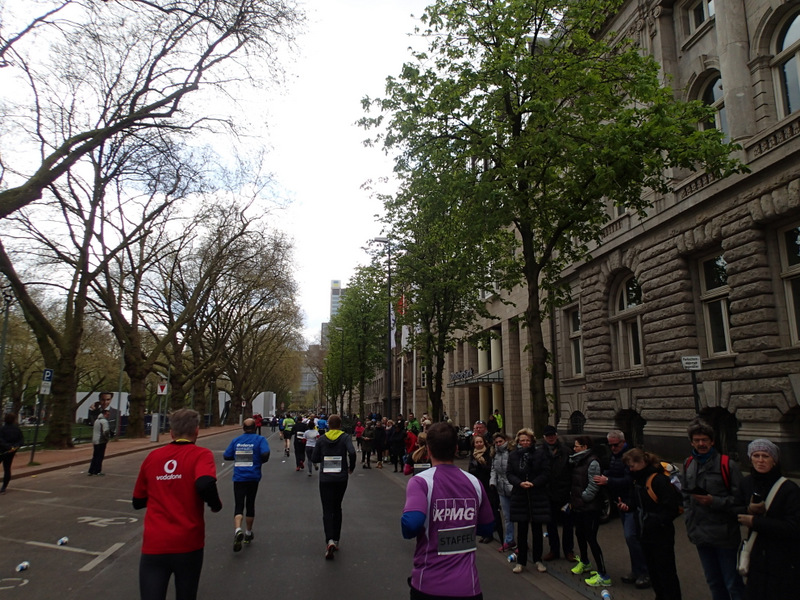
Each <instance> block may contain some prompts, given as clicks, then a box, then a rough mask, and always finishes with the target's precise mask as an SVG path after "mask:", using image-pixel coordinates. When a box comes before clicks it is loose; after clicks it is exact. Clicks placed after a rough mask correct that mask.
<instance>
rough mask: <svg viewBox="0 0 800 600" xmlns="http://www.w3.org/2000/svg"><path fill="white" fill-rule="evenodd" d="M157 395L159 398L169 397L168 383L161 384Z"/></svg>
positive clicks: (162, 382)
mask: <svg viewBox="0 0 800 600" xmlns="http://www.w3.org/2000/svg"><path fill="white" fill-rule="evenodd" d="M156 394H158V395H159V396H166V395H167V382H166V381H161V382H159V384H158V390H157V391H156Z"/></svg>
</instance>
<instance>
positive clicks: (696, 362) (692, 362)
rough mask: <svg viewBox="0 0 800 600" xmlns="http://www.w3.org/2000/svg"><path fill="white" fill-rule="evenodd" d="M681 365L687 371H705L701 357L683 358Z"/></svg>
mask: <svg viewBox="0 0 800 600" xmlns="http://www.w3.org/2000/svg"><path fill="white" fill-rule="evenodd" d="M681 365H683V368H684V369H685V370H687V371H701V370H702V369H703V365H702V363H701V361H700V357H699V356H681Z"/></svg>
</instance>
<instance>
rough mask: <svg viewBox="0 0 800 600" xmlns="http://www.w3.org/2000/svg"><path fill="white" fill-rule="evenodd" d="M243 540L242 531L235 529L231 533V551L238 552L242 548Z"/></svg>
mask: <svg viewBox="0 0 800 600" xmlns="http://www.w3.org/2000/svg"><path fill="white" fill-rule="evenodd" d="M243 541H244V531H242V530H241V529H237V530H236V533H234V534H233V551H234V552H239V550H241V549H242V542H243Z"/></svg>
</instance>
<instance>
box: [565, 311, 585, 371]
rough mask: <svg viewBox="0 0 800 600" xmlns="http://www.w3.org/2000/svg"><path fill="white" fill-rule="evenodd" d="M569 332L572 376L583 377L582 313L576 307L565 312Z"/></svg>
mask: <svg viewBox="0 0 800 600" xmlns="http://www.w3.org/2000/svg"><path fill="white" fill-rule="evenodd" d="M565 314H566V317H567V330H568V331H569V350H570V359H571V361H572V376H573V377H580V376H581V375H583V339H582V335H581V311H580V309H579V308H578V307H577V306H575V307H572V308H568V309H567V310H566V311H565Z"/></svg>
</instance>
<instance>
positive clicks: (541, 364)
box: [525, 272, 550, 438]
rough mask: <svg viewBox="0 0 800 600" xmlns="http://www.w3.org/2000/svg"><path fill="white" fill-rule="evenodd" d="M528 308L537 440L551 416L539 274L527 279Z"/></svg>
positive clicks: (526, 312)
mask: <svg viewBox="0 0 800 600" xmlns="http://www.w3.org/2000/svg"><path fill="white" fill-rule="evenodd" d="M527 284H528V307H527V308H526V309H525V325H526V327H527V329H528V352H529V353H530V361H529V370H530V374H531V378H530V394H531V404H532V410H531V414H532V416H533V432H534V434H535V435H536V437H537V438H541V437H542V432H543V431H544V426H545V425H547V422H548V420H549V416H550V407H549V405H548V401H547V392H546V389H545V381H546V379H547V349H546V348H545V345H544V335H543V334H542V318H541V308H540V306H541V305H540V297H539V295H540V290H539V277H538V272H537V273H536V274H535V276H533V277H528V278H527Z"/></svg>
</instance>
